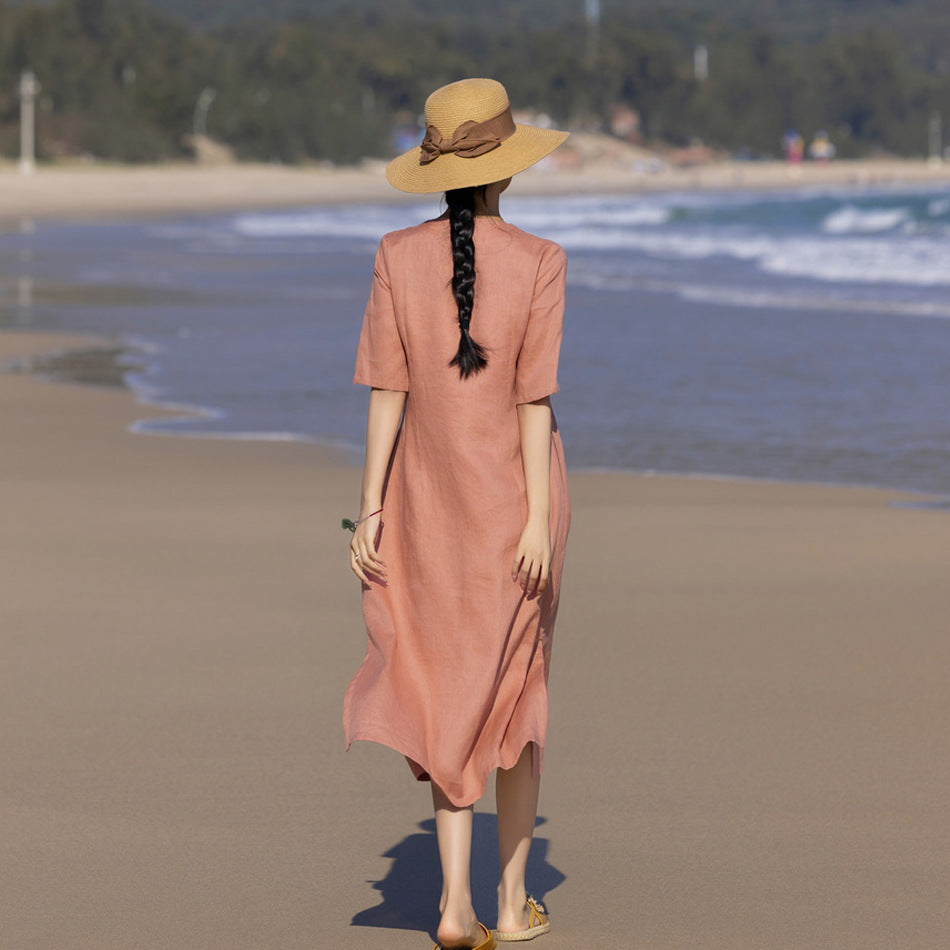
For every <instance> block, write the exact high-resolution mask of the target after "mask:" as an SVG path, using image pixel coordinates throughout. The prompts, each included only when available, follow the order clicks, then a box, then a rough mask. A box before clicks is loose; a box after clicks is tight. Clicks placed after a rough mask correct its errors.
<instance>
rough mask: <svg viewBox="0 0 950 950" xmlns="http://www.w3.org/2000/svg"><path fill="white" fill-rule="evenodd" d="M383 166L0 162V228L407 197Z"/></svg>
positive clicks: (563, 185)
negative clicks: (22, 167) (28, 221)
mask: <svg viewBox="0 0 950 950" xmlns="http://www.w3.org/2000/svg"><path fill="white" fill-rule="evenodd" d="M384 167H385V163H383V162H369V163H366V165H365V166H361V167H358V168H322V167H308V166H299V167H298V166H280V165H255V164H237V165H219V166H199V165H190V164H166V165H140V166H123V165H90V166H83V165H77V164H66V165H59V166H43V167H40V168H39V169H38V170H37V172H36V173H35V174H33V175H30V176H23V175H19V174H18V173H17V172H16V170H15V166H14V165H12V164H9V163H8V164H6V165H0V227H13V226H16V225H17V223H18V219H19V218H21V217H35V218H49V217H56V218H109V217H116V216H128V215H142V214H148V215H155V214H164V213H168V214H172V213H174V214H177V213H182V212H189V211H194V212H203V211H229V210H235V209H244V208H271V207H273V208H276V207H291V206H297V205H306V204H327V203H348V202H357V201H373V202H384V201H385V202H392V201H403V200H405V201H411V200H414V199H413V196H408V195H402V194H400V193H399V192H396V191H395V190H394V189H393V188H391V187H390V186H389V185H388V184H387V183H386V179H385V177H384ZM948 182H950V163H946V164H943V165H938V166H936V167H933V166H930V165H928V164H927V163H926V162H924V161H915V160H900V159H886V160H885V159H882V160H867V161H836V162H831V163H827V164H822V163H817V162H810V163H806V164H804V165H797V166H792V165H789V164H787V163H784V162H774V161H773V162H717V163H712V164H708V165H701V166H695V167H691V168H674V167H670V166H666V167H664V168H662V169H661V170H659V171H645V170H638V169H637V168H636V167H633V166H626V167H624V166H613V165H605V166H596V167H585V168H583V169H578V170H576V171H571V170H563V169H561V170H559V169H557V168H545V167H538V168H535V169H529V170H528V171H527V172H525V173H523V174H521V175H519V176H518V178H517V181H516V182H515V183H514V185H513V186H512V189H511V193H512V194H516V195H569V194H610V193H620V194H623V193H628V192H633V193H636V192H651V191H677V190H704V189H709V190H723V189H769V188H789V187H798V186H818V185H847V184H857V185H862V184H865V185H866V184H894V183H918V184H925V183H948Z"/></svg>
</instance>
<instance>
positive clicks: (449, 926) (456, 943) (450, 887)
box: [432, 782, 484, 947]
mask: <svg viewBox="0 0 950 950" xmlns="http://www.w3.org/2000/svg"><path fill="white" fill-rule="evenodd" d="M432 803H433V805H435V831H436V835H437V837H438V839H439V859H440V861H441V862H442V900H441V901H440V902H439V910H440V911H441V912H442V919H441V920H440V921H439V928H438V930H437V931H436V936H437V937H438V939H439V943H440V944H441V945H442V946H443V947H474V946H476V945H478V944H479V943H481V942H482V938H483V936H484V934H483V933H482V931H481V929H480V928H479V926H478V921H477V918H476V917H475V909H474V908H473V907H472V882H471V864H472V812H473V809H472V806H471V805H469V806H468V807H467V808H457V807H456V806H455V805H453V804H452V803H451V802H450V801H449V800H448V798H447V797H446V795H445V793H444V792H443V791H442V789H441V788H439V786H438V785H436V784H435V782H433V783H432Z"/></svg>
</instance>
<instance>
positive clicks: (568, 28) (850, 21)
mask: <svg viewBox="0 0 950 950" xmlns="http://www.w3.org/2000/svg"><path fill="white" fill-rule="evenodd" d="M948 37H950V5H948V4H946V3H945V2H943V0H798V2H795V3H783V2H779V0H717V2H715V3H713V2H708V0H668V2H664V3H658V2H657V0H519V2H517V3H515V2H510V0H482V2H480V3H478V4H472V3H466V2H461V0H442V2H435V0H274V2H270V3H259V2H256V0H54V2H37V0H33V2H28V0H0V153H2V154H3V155H4V156H7V157H9V158H14V157H15V156H16V154H17V148H18V102H17V84H18V81H19V77H20V74H21V71H22V70H24V69H31V70H32V71H33V72H34V73H35V74H36V76H37V77H38V78H39V80H40V82H41V85H42V91H41V93H40V95H39V98H38V114H39V123H40V125H41V127H42V130H43V134H42V135H41V136H40V137H39V140H38V143H37V149H38V158H39V160H40V161H44V160H51V159H62V158H67V157H68V158H86V159H92V158H96V159H114V160H120V161H129V162H142V161H152V160H155V159H176V158H177V159H187V158H194V157H196V156H204V157H206V158H208V157H211V158H214V159H215V160H226V159H228V158H229V157H233V158H235V159H238V160H242V159H253V160H263V161H268V162H283V163H295V162H313V161H323V162H333V163H352V162H356V161H358V160H360V159H362V158H365V157H386V156H388V155H390V154H392V153H393V152H394V151H396V150H398V149H400V148H403V147H405V143H406V142H407V141H410V140H414V139H415V135H416V125H417V118H418V112H419V110H420V107H421V104H422V102H423V101H424V99H425V96H426V95H427V94H428V92H429V91H431V90H432V89H433V88H435V87H437V86H439V85H441V84H443V83H445V82H449V81H452V80H454V79H457V78H459V77H462V76H469V75H488V76H493V77H497V78H498V79H500V80H501V81H502V82H504V83H505V85H506V86H507V87H508V90H509V92H510V95H511V98H512V101H513V102H515V103H517V104H519V105H520V106H521V107H523V108H525V109H529V110H532V111H533V112H534V113H535V114H536V116H541V117H543V116H547V117H549V118H550V120H551V121H552V122H553V123H554V124H557V125H559V126H563V127H569V128H571V129H575V130H587V131H590V132H597V133H607V134H610V135H611V136H613V137H614V138H615V139H617V140H621V141H625V142H628V143H631V144H633V145H642V144H647V145H649V146H650V147H651V148H652V149H654V150H656V151H658V152H660V153H662V154H664V155H665V156H666V157H668V158H669V159H671V160H673V161H689V162H697V161H702V160H704V159H706V158H708V157H709V155H707V154H705V152H704V151H703V150H709V151H711V152H713V153H718V154H719V155H722V154H731V155H734V156H738V157H740V158H749V159H754V158H760V157H778V156H780V155H782V153H783V150H784V151H786V152H788V150H789V149H792V150H793V151H794V149H795V147H796V146H795V144H794V142H795V140H794V137H793V136H794V135H796V134H797V135H800V136H801V138H802V139H803V144H804V147H805V150H806V155H805V157H806V158H807V157H808V155H809V153H808V150H809V149H810V148H811V146H812V145H814V144H815V142H816V139H817V140H818V146H817V152H816V153H815V157H819V158H820V157H824V156H823V154H822V144H821V140H822V138H823V137H827V138H828V139H830V142H831V143H832V145H833V148H834V150H835V151H836V153H837V154H838V155H839V156H844V157H855V156H867V155H873V154H880V153H889V154H892V155H901V156H920V155H925V154H928V153H930V152H933V151H935V150H940V149H942V141H941V142H939V143H938V142H936V139H935V136H939V131H937V130H936V126H937V125H939V123H940V122H941V117H942V116H946V115H947V114H948V112H950V43H948ZM819 133H823V135H822V134H819ZM676 150H687V151H685V152H683V151H680V152H679V153H677V151H676ZM825 155H827V153H825ZM574 157H575V160H576V159H577V156H574ZM583 157H584V156H581V158H583ZM628 157H629V156H628ZM562 160H563V161H567V159H566V158H564V159H562Z"/></svg>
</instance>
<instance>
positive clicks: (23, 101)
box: [19, 69, 41, 175]
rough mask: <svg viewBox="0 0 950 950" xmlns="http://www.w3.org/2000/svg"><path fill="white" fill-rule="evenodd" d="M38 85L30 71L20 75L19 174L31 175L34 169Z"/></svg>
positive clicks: (26, 70)
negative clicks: (34, 103)
mask: <svg viewBox="0 0 950 950" xmlns="http://www.w3.org/2000/svg"><path fill="white" fill-rule="evenodd" d="M40 88H41V86H40V84H39V83H38V82H37V81H36V76H34V75H33V71H32V70H30V69H24V70H23V72H22V73H20V86H19V93H20V174H21V175H32V174H33V171H34V170H35V168H36V163H35V161H34V159H35V151H36V148H35V143H36V113H35V111H34V109H33V102H34V100H35V98H36V95H37V93H39V91H40Z"/></svg>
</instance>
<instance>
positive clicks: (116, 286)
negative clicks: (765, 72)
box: [0, 187, 950, 492]
mask: <svg viewBox="0 0 950 950" xmlns="http://www.w3.org/2000/svg"><path fill="white" fill-rule="evenodd" d="M440 210H441V208H440V207H439V204H438V200H437V199H433V200H422V201H418V202H412V203H403V204H394V205H356V206H341V207H324V208H311V207H301V208H298V209H293V210H275V211H255V212H252V213H251V212H249V213H237V214H216V215H207V214H205V215H181V216H178V217H174V218H162V219H154V220H140V221H126V222H121V223H115V222H113V223H96V224H74V223H73V224H69V223H49V222H37V223H36V224H35V225H34V226H32V228H31V227H25V228H24V229H23V230H21V231H19V232H16V231H11V232H8V233H6V234H0V274H2V275H3V282H2V284H0V290H2V296H0V308H2V311H0V312H2V314H3V322H4V323H5V324H7V325H12V326H21V327H22V326H30V327H35V328H39V329H49V330H57V329H64V330H74V331H75V330H81V331H89V332H94V333H97V334H103V333H105V334H112V335H114V336H116V337H117V338H118V339H120V340H121V341H122V342H123V343H124V344H125V345H126V346H127V347H128V348H129V352H130V354H131V355H132V356H133V357H135V358H136V360H137V366H136V368H134V369H132V370H130V372H129V374H128V377H127V378H128V381H129V383H130V385H132V386H133V387H134V388H135V389H136V390H137V391H138V393H139V394H140V396H141V397H142V398H143V399H144V400H147V401H150V402H158V403H163V404H167V405H174V406H181V407H189V408H190V409H192V410H194V409H198V410H199V412H198V413H197V414H196V413H195V412H189V413H188V414H187V415H183V416H181V417H178V418H172V419H163V420H159V421H155V420H152V421H149V422H148V423H139V424H138V426H137V428H138V429H139V430H140V431H146V432H155V433H174V434H178V435H183V434H190V435H203V436H212V435H216V436H229V437H236V438H270V439H282V438H283V439H291V438H305V439H315V440H319V441H324V442H327V443H331V444H334V445H337V446H342V447H349V448H352V449H353V450H354V453H355V452H356V451H357V450H358V448H359V446H360V444H361V440H362V432H363V426H364V414H365V406H366V390H365V389H363V388H362V387H356V386H354V385H353V384H352V383H351V378H352V371H353V362H354V356H355V350H356V342H357V339H358V335H359V328H360V321H361V318H362V311H363V307H364V305H365V302H366V296H367V293H368V289H369V281H370V276H371V273H372V261H373V254H374V251H375V247H376V243H377V241H378V239H379V237H380V235H381V234H383V233H384V232H386V231H389V230H392V229H395V228H400V227H406V226H408V225H411V224H414V223H416V222H418V221H422V220H425V219H426V218H429V217H433V216H435V215H436V214H438V213H439V212H440ZM503 213H504V215H505V217H506V219H507V220H508V221H510V222H512V223H514V224H517V225H519V226H520V227H523V228H525V229H526V230H529V231H533V232H535V233H537V234H541V235H543V236H545V237H548V238H551V239H553V240H555V241H558V242H559V243H561V244H562V245H563V246H564V247H565V248H566V249H567V251H568V255H569V270H568V299H567V316H566V321H565V334H564V344H563V350H562V358H561V372H560V382H561V389H562V391H561V392H560V393H559V394H558V395H557V396H555V397H554V404H555V411H556V413H557V416H558V420H559V423H560V426H561V429H562V432H563V435H564V441H565V449H566V453H567V456H568V463H569V465H571V466H573V467H575V468H620V469H634V470H641V471H642V470H655V471H673V472H691V473H708V474H728V475H739V476H750V477H762V478H773V479H781V480H792V481H818V482H839V483H848V484H866V485H885V486H892V487H899V488H906V489H915V490H922V491H932V492H934V491H935V492H943V491H947V490H948V489H950V413H948V408H950V194H948V193H947V192H946V190H944V189H934V188H897V187H889V188H885V187H861V188H829V189H809V190H804V189H800V190H797V191H788V192H780V193H749V192H743V193H700V194H696V193H682V194H679V193H669V194H662V195H647V196H639V195H638V196H629V195H628V196H597V197H589V196H584V197H571V198H561V199H529V198H517V197H512V198H509V199H508V200H506V201H505V202H504V205H503ZM477 320H478V318H477V313H476V315H475V319H474V322H473V331H474V330H476V329H477ZM476 338H477V335H476Z"/></svg>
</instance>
